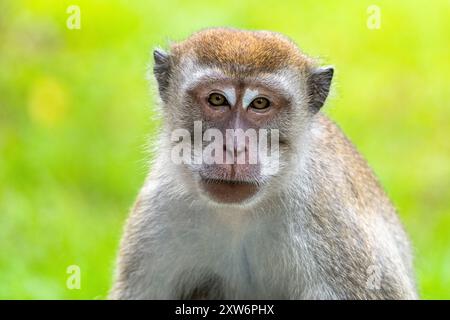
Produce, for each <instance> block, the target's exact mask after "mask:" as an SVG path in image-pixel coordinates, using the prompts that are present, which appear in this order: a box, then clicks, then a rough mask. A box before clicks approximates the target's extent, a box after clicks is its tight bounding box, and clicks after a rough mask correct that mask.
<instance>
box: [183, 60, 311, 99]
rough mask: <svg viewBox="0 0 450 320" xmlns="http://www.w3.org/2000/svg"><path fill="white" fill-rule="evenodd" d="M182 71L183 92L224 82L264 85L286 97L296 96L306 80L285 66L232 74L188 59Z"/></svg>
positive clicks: (228, 83)
mask: <svg viewBox="0 0 450 320" xmlns="http://www.w3.org/2000/svg"><path fill="white" fill-rule="evenodd" d="M182 69H183V71H182V73H181V75H182V79H181V81H180V82H181V83H182V84H181V86H180V89H181V91H182V92H186V91H189V90H192V89H194V88H195V87H197V86H199V85H201V84H204V83H211V84H212V83H222V84H223V85H225V84H226V85H227V86H229V85H230V84H231V85H233V84H234V85H236V86H238V85H240V84H244V85H245V86H248V85H254V86H264V87H267V88H269V89H272V90H276V91H277V92H279V93H281V94H284V95H285V96H286V97H296V96H297V94H298V93H299V92H301V91H302V90H301V89H302V86H304V83H305V81H302V79H303V78H302V76H301V74H299V72H298V71H297V70H293V69H292V68H285V69H282V70H277V71H274V72H261V73H259V74H258V75H252V74H249V75H247V74H244V75H238V76H236V75H235V74H230V73H228V72H226V71H224V70H223V69H221V68H218V67H204V66H201V67H200V66H199V65H197V64H196V63H195V62H194V61H192V60H190V59H188V60H186V61H185V64H184V68H182Z"/></svg>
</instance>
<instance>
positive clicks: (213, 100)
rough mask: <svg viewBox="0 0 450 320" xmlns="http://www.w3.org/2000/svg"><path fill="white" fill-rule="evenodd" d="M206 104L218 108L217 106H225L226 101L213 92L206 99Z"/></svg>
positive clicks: (220, 95)
mask: <svg viewBox="0 0 450 320" xmlns="http://www.w3.org/2000/svg"><path fill="white" fill-rule="evenodd" d="M208 102H209V104H210V105H212V106H215V107H219V106H227V105H228V101H227V99H226V98H225V97H224V96H223V95H222V94H220V93H217V92H214V93H211V94H210V95H209V97H208Z"/></svg>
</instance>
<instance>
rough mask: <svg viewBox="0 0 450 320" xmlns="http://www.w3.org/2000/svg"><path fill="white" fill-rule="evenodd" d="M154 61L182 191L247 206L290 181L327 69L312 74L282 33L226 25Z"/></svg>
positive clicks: (325, 88) (158, 53)
mask: <svg viewBox="0 0 450 320" xmlns="http://www.w3.org/2000/svg"><path fill="white" fill-rule="evenodd" d="M153 55H154V69H153V71H154V75H155V78H156V80H157V83H158V90H159V95H160V98H161V104H162V114H163V120H164V129H165V130H164V131H165V132H166V133H168V134H169V135H170V134H172V133H173V132H175V130H178V131H177V132H179V133H180V132H181V133H182V136H183V137H184V138H185V139H171V142H170V146H171V148H174V150H175V151H176V152H175V153H172V155H173V154H180V150H181V153H184V154H183V161H181V162H180V163H178V167H179V169H180V170H182V172H183V176H187V177H188V181H189V185H185V186H184V187H185V188H188V189H189V190H191V191H193V192H198V193H200V194H202V195H204V196H205V197H206V198H207V199H208V200H210V201H211V202H213V203H215V204H224V205H233V204H240V205H242V204H247V205H250V204H251V203H254V202H256V201H258V199H260V198H261V197H262V195H263V194H264V191H265V190H267V189H273V188H277V181H281V179H280V177H281V176H286V175H287V176H289V172H290V171H289V168H290V167H291V166H292V165H293V162H295V161H298V159H296V155H297V154H298V153H301V147H302V141H303V139H304V133H305V132H306V131H307V130H308V124H309V123H310V122H311V118H312V117H313V116H314V115H315V114H316V113H317V112H318V111H319V109H320V108H321V107H322V105H323V104H324V102H325V99H326V98H327V95H328V92H329V89H330V83H331V79H332V77H333V69H332V68H331V67H328V68H320V67H317V66H316V65H315V63H314V61H313V60H312V59H311V58H309V57H307V56H306V55H304V54H303V53H302V52H301V51H300V50H299V49H298V47H297V46H296V45H295V44H294V43H293V42H291V41H290V40H289V39H287V38H286V37H284V36H282V35H280V34H277V33H273V32H266V31H241V30H234V29H224V28H217V29H207V30H204V31H200V32H198V33H195V34H194V35H192V36H191V37H190V38H188V39H187V40H184V41H182V42H178V43H175V44H172V46H171V48H170V50H169V52H165V51H163V50H160V49H157V50H155V51H154V54H153ZM212 137H213V138H212ZM171 138H172V136H171ZM263 142H264V145H265V146H266V148H262V147H261V145H262V144H263ZM211 144H214V148H211ZM196 146H199V148H198V149H197V151H199V152H196V150H195V149H196V148H195V147H196ZM183 148H184V149H183ZM208 148H209V149H208ZM199 155H201V157H200V158H201V161H198V160H199ZM211 160H214V161H211ZM184 180H185V179H184Z"/></svg>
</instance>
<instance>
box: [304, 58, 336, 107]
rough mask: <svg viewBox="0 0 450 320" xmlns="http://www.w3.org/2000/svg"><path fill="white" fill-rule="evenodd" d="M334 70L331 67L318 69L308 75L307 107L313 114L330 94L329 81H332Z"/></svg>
mask: <svg viewBox="0 0 450 320" xmlns="http://www.w3.org/2000/svg"><path fill="white" fill-rule="evenodd" d="M333 74H334V69H333V67H320V68H317V69H315V70H313V71H312V73H311V74H310V75H309V78H308V81H307V85H308V98H309V105H310V107H311V109H313V110H314V112H317V111H319V109H320V108H321V107H322V106H323V104H324V103H325V100H326V99H327V97H328V93H329V92H330V86H331V80H332V79H333Z"/></svg>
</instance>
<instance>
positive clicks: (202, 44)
mask: <svg viewBox="0 0 450 320" xmlns="http://www.w3.org/2000/svg"><path fill="white" fill-rule="evenodd" d="M171 52H172V54H173V56H174V57H175V58H181V57H183V56H185V55H191V56H194V57H195V58H196V59H197V61H198V62H199V63H202V64H205V65H214V66H220V67H221V68H223V69H224V68H228V69H230V70H234V69H241V70H242V69H245V70H246V72H252V71H257V72H260V71H274V70H277V69H283V68H286V67H287V66H291V67H292V66H295V67H297V68H299V69H300V70H307V69H309V68H310V67H311V66H312V65H313V61H312V59H310V58H309V57H307V56H306V55H304V54H303V53H302V52H301V51H300V50H299V48H298V47H297V46H296V45H295V44H294V43H293V42H292V41H291V40H290V39H288V38H287V37H285V36H283V35H281V34H278V33H274V32H269V31H246V30H236V29H226V28H215V29H207V30H203V31H200V32H197V33H194V34H193V35H192V36H191V37H189V38H188V39H186V40H184V41H182V42H179V43H176V44H174V45H172V47H171Z"/></svg>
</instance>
